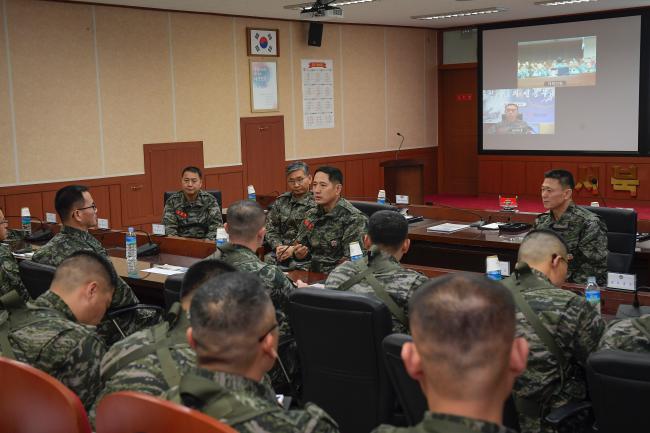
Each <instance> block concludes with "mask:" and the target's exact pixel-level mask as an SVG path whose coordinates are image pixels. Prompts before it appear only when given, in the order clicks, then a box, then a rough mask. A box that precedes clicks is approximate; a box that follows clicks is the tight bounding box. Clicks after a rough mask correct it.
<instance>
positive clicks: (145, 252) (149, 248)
mask: <svg viewBox="0 0 650 433" xmlns="http://www.w3.org/2000/svg"><path fill="white" fill-rule="evenodd" d="M135 232H136V233H144V234H145V235H147V243H146V244H144V245H140V246H139V247H138V257H147V256H157V255H158V254H160V246H158V244H157V243H155V242H152V241H151V235H150V234H149V232H147V231H144V230H136V231H135Z"/></svg>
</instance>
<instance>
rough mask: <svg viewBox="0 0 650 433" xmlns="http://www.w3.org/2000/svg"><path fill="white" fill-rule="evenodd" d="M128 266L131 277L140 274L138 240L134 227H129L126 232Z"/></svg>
mask: <svg viewBox="0 0 650 433" xmlns="http://www.w3.org/2000/svg"><path fill="white" fill-rule="evenodd" d="M126 268H127V273H128V275H129V277H132V278H137V276H138V241H137V239H136V237H135V231H134V230H133V227H129V232H128V233H127V234H126Z"/></svg>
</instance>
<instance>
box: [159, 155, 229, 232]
mask: <svg viewBox="0 0 650 433" xmlns="http://www.w3.org/2000/svg"><path fill="white" fill-rule="evenodd" d="M181 182H182V186H183V189H182V190H180V191H178V192H175V193H174V194H172V195H171V197H169V198H168V199H167V202H166V203H165V210H164V211H163V218H162V223H163V224H164V225H165V232H166V233H167V234H168V235H173V236H182V237H186V238H200V239H212V240H214V239H216V238H217V228H219V227H221V226H222V225H223V219H222V217H221V208H219V203H218V202H217V199H216V198H214V196H213V195H212V194H210V193H209V192H205V191H203V190H202V189H201V186H202V185H203V174H202V173H201V170H200V169H199V168H197V167H185V168H184V169H183V172H182V173H181Z"/></svg>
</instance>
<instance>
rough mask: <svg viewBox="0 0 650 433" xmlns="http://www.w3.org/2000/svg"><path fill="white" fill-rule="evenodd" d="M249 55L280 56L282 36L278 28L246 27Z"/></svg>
mask: <svg viewBox="0 0 650 433" xmlns="http://www.w3.org/2000/svg"><path fill="white" fill-rule="evenodd" d="M246 37H247V38H248V45H247V47H248V50H247V51H248V55H249V56H269V57H278V56H280V37H279V34H278V29H257V28H251V27H247V28H246Z"/></svg>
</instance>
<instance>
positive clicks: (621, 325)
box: [598, 314, 650, 354]
mask: <svg viewBox="0 0 650 433" xmlns="http://www.w3.org/2000/svg"><path fill="white" fill-rule="evenodd" d="M605 349H616V350H624V351H626V352H637V353H648V354H650V314H646V315H643V316H641V317H634V318H629V319H623V320H618V321H616V322H614V323H613V324H612V325H611V326H609V327H608V328H607V330H606V331H605V333H604V334H603V337H602V338H601V339H600V343H599V344H598V350H605Z"/></svg>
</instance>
